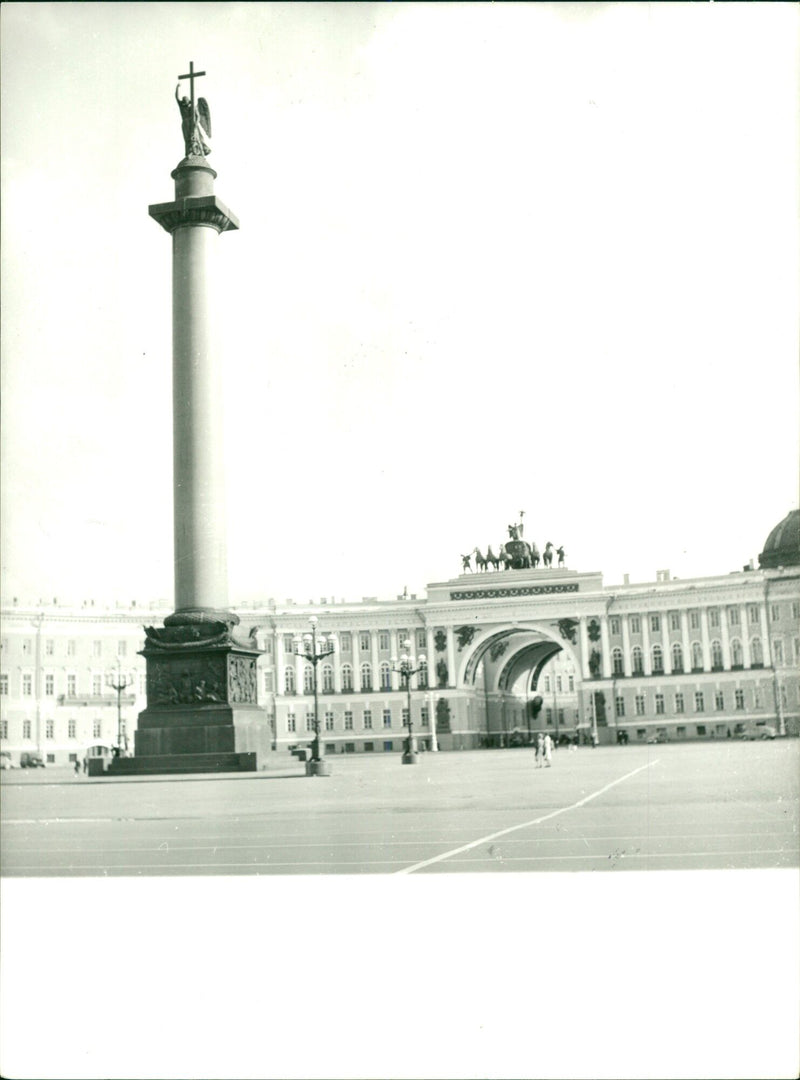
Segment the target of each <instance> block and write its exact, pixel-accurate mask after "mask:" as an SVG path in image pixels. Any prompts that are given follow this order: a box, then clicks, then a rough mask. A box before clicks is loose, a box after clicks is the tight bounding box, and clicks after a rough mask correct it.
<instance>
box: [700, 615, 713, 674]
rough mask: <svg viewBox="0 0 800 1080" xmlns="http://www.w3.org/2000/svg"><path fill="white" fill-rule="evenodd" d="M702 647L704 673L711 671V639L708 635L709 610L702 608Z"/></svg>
mask: <svg viewBox="0 0 800 1080" xmlns="http://www.w3.org/2000/svg"><path fill="white" fill-rule="evenodd" d="M700 646H701V648H702V650H703V671H711V639H710V636H709V633H708V608H706V607H701V608H700Z"/></svg>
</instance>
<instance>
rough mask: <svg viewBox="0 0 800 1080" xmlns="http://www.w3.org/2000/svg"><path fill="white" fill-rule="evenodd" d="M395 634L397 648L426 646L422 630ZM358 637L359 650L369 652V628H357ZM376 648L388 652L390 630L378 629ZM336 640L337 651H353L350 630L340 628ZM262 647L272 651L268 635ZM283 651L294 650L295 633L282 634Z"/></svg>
mask: <svg viewBox="0 0 800 1080" xmlns="http://www.w3.org/2000/svg"><path fill="white" fill-rule="evenodd" d="M395 633H396V635H397V638H396V640H397V648H398V649H401V648H402V646H403V645H404V644H405V642H406V641H411V642H412V643H416V650H417V652H421V651H423V650H424V649H425V648H427V642H426V640H425V638H426V632H425V631H424V630H417V631H416V633H415V636H414V637H412V636H411V634H410V633H409V632H408V630H396V631H395ZM355 634H356V637H357V639H358V648H359V650H360V652H369V651H370V649H371V648H372V636H373V632H372V631H371V630H359V631H355ZM377 634H378V649H379V650H380V651H381V652H389V650H390V649H391V648H392V638H391V631H389V630H378V631H377ZM336 640H337V643H338V646H339V652H343V653H350V652H352V651H353V632H351V631H350V630H341V631H339V632H337V634H336ZM264 649H265V651H266V652H267V653H268V654H269V653H271V652H272V640H271V639H270V638H269V637H268V638H266V639H265V641H264ZM283 651H284V652H285V653H286V654H289V653H293V652H295V635H294V634H284V635H283Z"/></svg>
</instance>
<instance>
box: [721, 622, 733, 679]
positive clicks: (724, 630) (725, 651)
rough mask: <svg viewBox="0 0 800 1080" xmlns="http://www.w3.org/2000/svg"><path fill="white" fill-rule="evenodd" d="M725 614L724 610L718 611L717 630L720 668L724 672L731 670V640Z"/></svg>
mask: <svg viewBox="0 0 800 1080" xmlns="http://www.w3.org/2000/svg"><path fill="white" fill-rule="evenodd" d="M726 614H727V612H726V611H725V608H724V607H723V608H721V609H720V619H719V629H720V643H721V645H722V666H723V668H724V669H725V671H730V670H731V638H730V633H729V631H728V620H727V618H726Z"/></svg>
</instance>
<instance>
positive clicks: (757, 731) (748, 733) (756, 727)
mask: <svg viewBox="0 0 800 1080" xmlns="http://www.w3.org/2000/svg"><path fill="white" fill-rule="evenodd" d="M734 735H735V736H736V738H737V739H775V738H777V735H778V733H777V731H776V730H775V728H774V727H773V726H772V725H771V724H768V723H766V721H764V722H763V723H760V722H759V721H756V722H755V723H752V724H737V725H736V728H735V730H734Z"/></svg>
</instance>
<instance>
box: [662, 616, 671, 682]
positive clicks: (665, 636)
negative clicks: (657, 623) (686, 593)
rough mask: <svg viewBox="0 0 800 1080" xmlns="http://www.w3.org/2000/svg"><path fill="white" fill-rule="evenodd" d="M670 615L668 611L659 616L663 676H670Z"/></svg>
mask: <svg viewBox="0 0 800 1080" xmlns="http://www.w3.org/2000/svg"><path fill="white" fill-rule="evenodd" d="M669 620H670V614H669V612H668V611H664V612H662V615H661V652H662V654H663V657H664V674H665V675H671V674H672V642H671V641H670V634H669Z"/></svg>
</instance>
